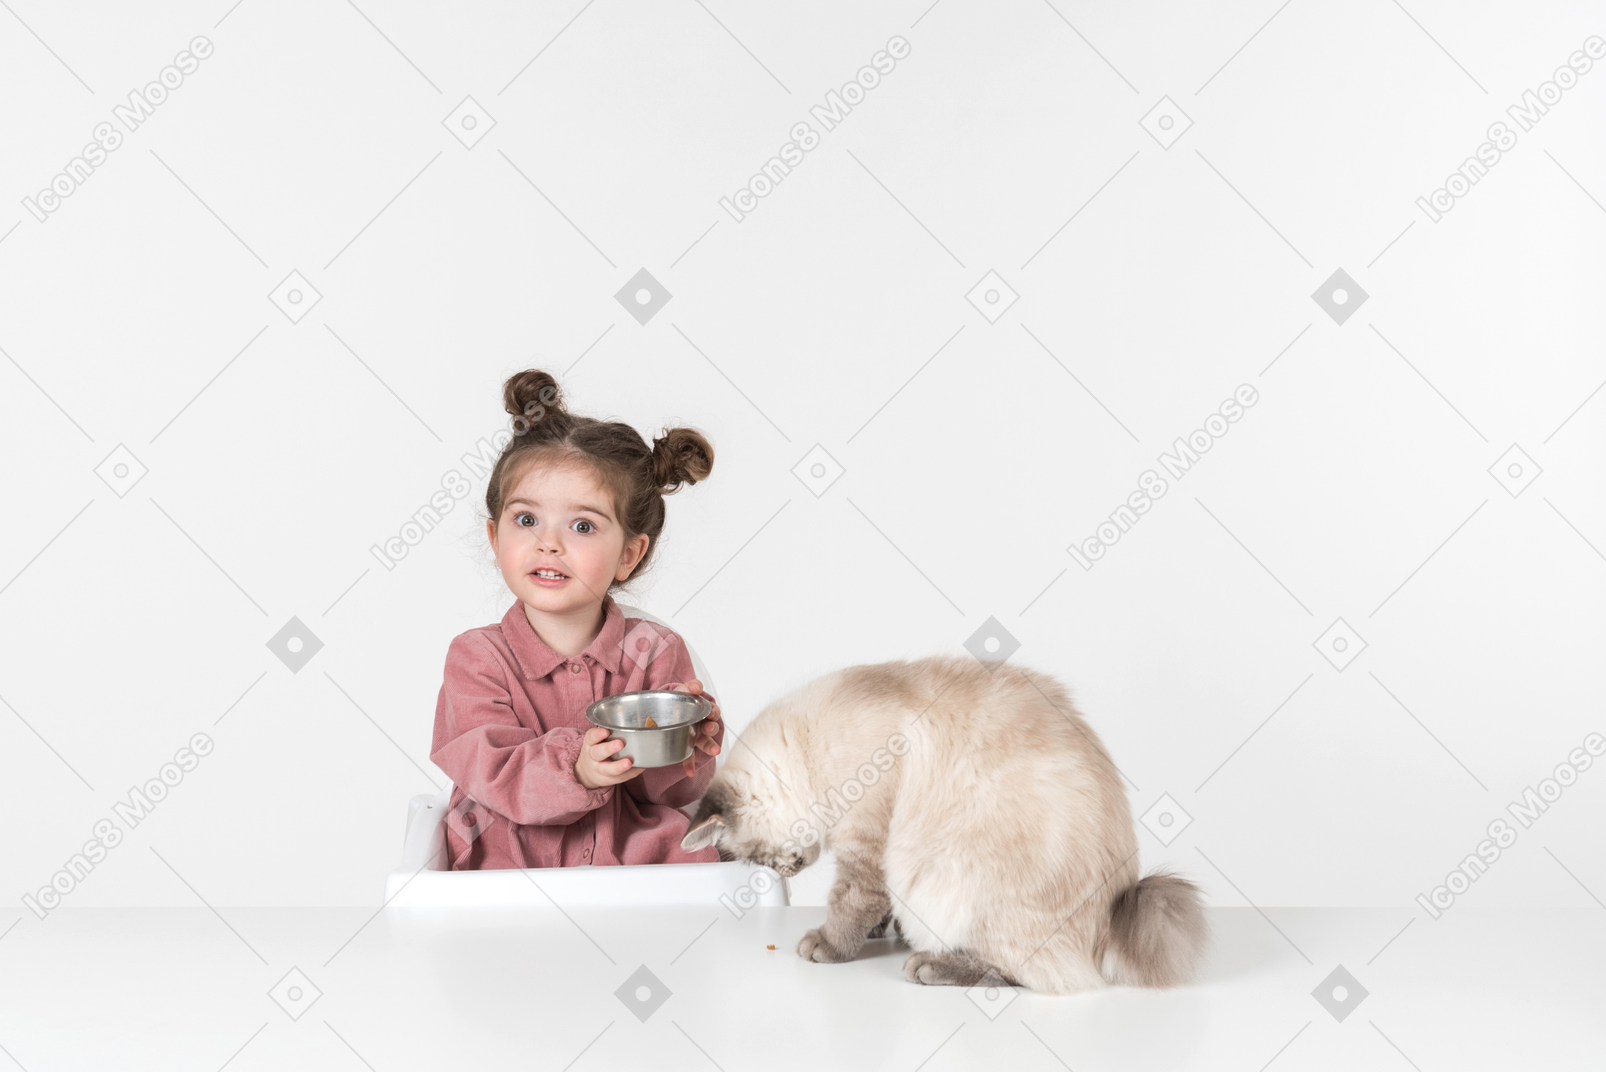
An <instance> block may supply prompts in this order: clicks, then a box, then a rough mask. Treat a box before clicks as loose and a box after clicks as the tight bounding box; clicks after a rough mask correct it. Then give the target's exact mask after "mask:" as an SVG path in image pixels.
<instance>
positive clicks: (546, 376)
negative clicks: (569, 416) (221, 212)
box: [502, 369, 563, 421]
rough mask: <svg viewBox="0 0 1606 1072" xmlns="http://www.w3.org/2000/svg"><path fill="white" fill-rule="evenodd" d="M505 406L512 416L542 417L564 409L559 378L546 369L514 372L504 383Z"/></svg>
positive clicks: (503, 403) (533, 419)
mask: <svg viewBox="0 0 1606 1072" xmlns="http://www.w3.org/2000/svg"><path fill="white" fill-rule="evenodd" d="M502 406H503V408H504V409H506V410H507V412H508V414H509V416H513V417H523V418H525V419H526V420H530V421H535V420H539V419H540V418H541V417H544V416H546V415H548V414H552V413H562V412H563V396H562V393H561V392H560V391H559V390H558V381H557V378H556V377H554V376H553V375H552V373H550V372H547V371H545V370H544V369H525V370H524V371H523V372H515V373H514V374H513V375H511V376H509V377H508V378H507V382H506V383H504V384H503V385H502Z"/></svg>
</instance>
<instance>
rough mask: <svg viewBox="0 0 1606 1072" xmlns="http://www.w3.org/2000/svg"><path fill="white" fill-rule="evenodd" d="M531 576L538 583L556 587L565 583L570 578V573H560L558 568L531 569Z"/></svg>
mask: <svg viewBox="0 0 1606 1072" xmlns="http://www.w3.org/2000/svg"><path fill="white" fill-rule="evenodd" d="M530 576H531V577H532V578H533V579H534V580H535V583H536V584H539V585H543V586H545V587H547V588H556V587H557V586H558V585H560V584H563V583H564V582H566V581H567V580H568V579H569V576H568V574H566V573H559V572H558V571H557V570H553V569H538V570H531V571H530Z"/></svg>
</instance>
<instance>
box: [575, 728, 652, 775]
mask: <svg viewBox="0 0 1606 1072" xmlns="http://www.w3.org/2000/svg"><path fill="white" fill-rule="evenodd" d="M607 736H608V730H607V729H606V728H605V727H602V726H592V727H591V728H590V729H588V730H586V732H585V736H584V737H582V738H580V741H581V744H580V754H579V755H578V756H576V757H575V760H574V777H575V780H576V781H578V782H579V783H580V784H581V785H583V786H585V787H586V788H587V789H601V788H602V787H603V786H608V785H618V784H619V783H620V782H628V781H629V780H630V779H632V778H634V777H635V776H636V775H638V774H640V773H641V772H642V771H643V770H644V769H645V768H643V767H636V766H635V764H634V762H633V761H632V760H631V759H630V758H629V757H628V756H627V757H625V758H624V759H615V760H609V759H608V757H609V756H611V755H613V754H614V753H615V752H617V751H619V749H621V748H623V747H624V746H625V743H624V741H606V742H605V738H606V737H607ZM604 742H605V743H604Z"/></svg>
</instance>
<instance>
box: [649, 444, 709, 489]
mask: <svg viewBox="0 0 1606 1072" xmlns="http://www.w3.org/2000/svg"><path fill="white" fill-rule="evenodd" d="M713 470H714V448H713V445H712V444H710V443H709V442H708V440H707V439H705V438H704V437H703V434H702V433H701V432H699V431H698V430H697V429H695V428H668V429H665V430H664V434H663V435H662V436H659V437H658V438H657V439H655V440H653V441H652V474H653V479H654V480H656V481H657V482H658V487H659V488H660V489H661V490H662V491H663V492H664V494H666V495H667V494H669V493H671V492H675V491H679V490H680V486H681V485H682V484H695V483H697V482H698V481H699V480H707V479H708V474H709V473H711V472H713Z"/></svg>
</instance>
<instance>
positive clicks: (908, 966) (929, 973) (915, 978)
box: [903, 952, 1014, 986]
mask: <svg viewBox="0 0 1606 1072" xmlns="http://www.w3.org/2000/svg"><path fill="white" fill-rule="evenodd" d="M903 977H904V978H905V979H908V980H909V981H910V982H911V983H919V984H921V985H922V986H976V985H978V984H980V983H983V982H988V981H989V979H991V981H992V983H993V984H995V985H998V986H1013V985H1014V984H1013V983H1011V982H1009V981H1008V980H1006V979H1004V978H1003V976H1001V975H999V974H997V973H996V972H993V971H990V970H989V969H988V967H987V965H986V964H985V963H984V962H982V961H979V960H975V959H973V958H971V957H965V956H954V955H950V954H945V953H927V952H917V953H911V954H910V955H909V959H908V960H906V961H904V962H903Z"/></svg>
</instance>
